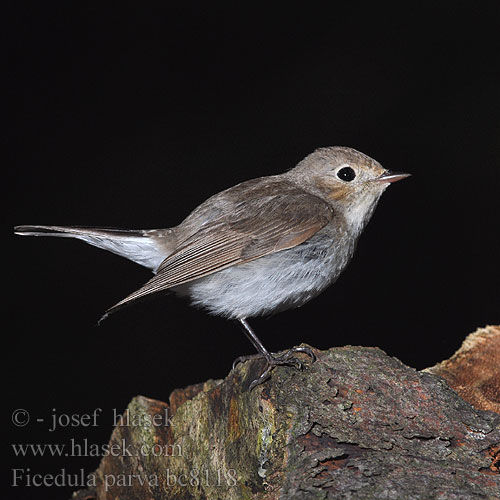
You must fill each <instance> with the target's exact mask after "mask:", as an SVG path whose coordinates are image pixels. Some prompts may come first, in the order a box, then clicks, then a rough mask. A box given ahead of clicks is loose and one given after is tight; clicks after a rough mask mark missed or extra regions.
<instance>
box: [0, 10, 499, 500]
mask: <svg viewBox="0 0 500 500" xmlns="http://www.w3.org/2000/svg"><path fill="white" fill-rule="evenodd" d="M351 4H352V5H351V6H350V7H346V6H343V7H334V6H330V8H329V9H326V8H324V7H319V6H318V7H316V8H314V7H309V8H307V10H304V9H302V8H301V9H298V8H292V7H290V6H287V7H286V8H285V7H284V8H283V10H273V11H271V10H269V8H268V7H265V8H264V7H262V8H258V7H253V8H252V9H250V8H249V9H248V10H245V9H238V10H235V9H232V8H228V7H222V6H213V5H211V6H210V7H199V6H194V5H192V6H190V7H180V6H168V5H167V4H164V3H158V4H155V3H148V4H145V5H144V6H143V7H141V8H139V9H137V8H133V7H129V6H127V4H125V3H119V4H116V7H115V8H112V7H110V6H109V5H108V6H107V7H103V5H101V4H97V3H96V4H95V6H94V7H92V6H90V5H89V4H85V5H83V4H82V5H77V4H76V3H71V4H68V6H64V7H63V6H62V4H61V7H58V6H57V4H55V3H52V4H51V5H50V6H47V4H46V3H45V2H43V3H40V4H39V6H37V7H35V6H27V4H24V5H23V4H22V3H18V4H17V8H16V9H15V10H11V11H10V12H7V13H6V14H5V16H4V23H5V24H6V25H5V26H4V30H3V33H4V36H6V42H7V43H6V44H5V47H6V48H7V50H8V52H7V59H6V61H7V64H8V68H7V71H6V72H5V73H4V75H3V79H4V84H5V85H6V89H5V91H4V92H3V96H4V98H5V100H6V104H7V113H6V115H5V116H6V117H7V120H6V122H7V123H6V126H7V127H6V132H5V133H4V135H3V138H2V142H3V146H4V148H3V149H4V152H5V153H7V155H8V157H7V161H6V162H5V165H4V166H5V167H6V170H7V172H6V175H5V173H4V182H3V185H4V189H5V188H6V190H7V193H6V194H5V196H4V198H7V197H8V201H9V204H8V208H7V210H6V214H7V220H6V226H5V231H4V235H5V241H6V244H7V245H8V247H9V250H10V253H9V258H8V260H5V261H4V265H5V268H4V275H5V274H6V276H7V283H8V285H7V286H8V296H9V303H8V304H7V305H8V309H7V310H6V313H5V316H4V318H7V319H8V325H7V327H6V329H5V331H4V354H5V360H4V368H5V369H6V373H5V375H4V391H3V392H4V401H6V402H7V404H6V405H4V411H5V417H6V424H5V427H4V428H5V429H7V430H8V438H7V441H8V442H9V446H10V443H20V442H25V443H67V442H69V440H70V439H71V438H75V439H83V438H87V439H88V441H89V442H90V443H100V444H104V443H105V442H106V441H107V439H108V437H109V434H110V432H111V424H112V409H116V410H117V411H118V412H122V411H123V410H124V409H125V407H126V405H127V403H128V401H129V400H130V399H131V398H132V397H133V396H135V395H137V394H143V395H146V396H149V397H153V398H157V399H162V400H165V399H166V398H168V395H169V393H170V391H171V390H172V389H174V388H175V387H182V386H186V385H189V384H192V383H196V382H200V381H203V380H206V379H208V378H221V377H224V376H225V375H226V374H227V373H228V371H229V370H230V367H231V362H232V360H233V359H234V358H235V357H237V356H238V355H240V354H245V353H251V352H252V347H251V346H250V344H249V343H248V341H247V340H246V339H245V338H244V336H243V335H242V334H241V332H240V331H239V329H238V328H237V327H236V326H235V325H234V324H232V323H231V322H228V321H225V320H223V319H219V318H214V317H210V316H208V315H206V314H205V313H203V312H201V311H197V310H195V309H193V308H191V307H189V305H188V304H187V303H185V302H183V301H182V300H179V299H177V298H175V297H164V298H159V299H157V300H153V301H151V302H147V303H140V304H137V305H136V306H134V307H131V308H128V309H126V310H124V311H123V312H120V313H118V314H116V315H114V316H112V317H111V318H110V319H108V320H107V321H106V322H104V323H103V324H102V326H101V327H97V326H96V322H97V320H98V319H99V317H100V316H101V314H102V313H103V311H104V310H105V309H106V308H107V307H109V306H110V305H112V304H114V303H115V302H117V301H118V300H120V299H121V298H123V297H124V296H125V295H127V294H128V293H129V292H131V291H133V290H134V289H136V288H138V287H139V286H140V285H141V284H142V283H143V282H145V281H146V280H147V279H149V277H150V274H149V272H148V271H147V270H146V269H144V268H141V267H139V266H137V265H135V264H133V263H130V262H128V261H126V260H124V259H121V258H119V257H117V256H115V255H112V254H109V253H106V252H103V251H101V250H98V249H95V248H91V247H89V246H88V245H85V244H83V243H81V242H78V241H71V240H61V239H50V238H47V239H40V238H22V239H21V238H19V237H15V236H13V235H12V232H11V228H12V226H13V225H15V224H37V223H38V224H61V225H64V224H67V225H95V226H111V227H124V228H155V227H168V226H172V225H175V224H177V223H179V222H180V221H181V220H182V219H183V218H184V217H185V216H186V215H187V214H188V213H189V212H190V211H191V210H192V209H193V208H194V207H195V206H196V205H198V204H199V203H201V202H202V201H204V200H205V199H206V198H207V197H208V196H210V195H211V194H213V193H215V192H217V191H220V190H222V189H224V188H226V187H229V186H231V185H233V184H236V183H237V182H240V181H243V180H246V179H248V178H252V177H258V176H261V175H269V174H274V173H279V172H282V171H284V170H286V169H288V168H290V167H291V166H293V165H294V164H295V163H296V162H298V161H299V160H300V159H301V158H302V157H304V156H305V155H306V154H308V153H309V152H311V151H312V150H313V149H315V148H316V147H319V146H327V145H345V146H351V147H354V148H356V149H359V150H361V151H363V152H365V153H366V154H368V155H370V156H372V157H374V158H375V159H377V160H378V161H380V162H381V163H382V164H383V165H384V166H385V167H386V168H389V169H392V170H401V171H407V172H411V173H412V174H413V177H411V178H410V179H409V180H405V181H403V182H401V183H398V184H396V185H394V186H391V187H390V189H389V190H388V191H387V192H386V193H385V194H384V196H383V198H382V200H381V202H380V204H379V206H378V208H377V210H376V213H375V215H374V217H373V219H372V221H371V222H370V224H369V225H368V227H367V229H366V231H365V233H364V235H363V236H362V238H361V240H360V243H359V246H358V250H357V253H356V256H355V258H354V260H353V262H352V263H351V264H350V265H349V267H348V269H347V270H346V272H345V273H344V274H343V275H342V277H341V278H340V279H339V280H338V282H337V283H336V284H335V286H333V287H332V288H330V289H329V290H328V291H327V292H325V293H324V294H322V295H321V296H320V297H318V298H317V299H315V300H314V301H312V302H310V303H309V304H307V305H305V306H304V307H302V308H300V309H297V310H294V311H290V312H286V313H283V314H280V315H277V316H274V317H272V318H270V319H257V320H254V321H253V322H252V324H253V326H254V327H255V329H256V331H257V333H258V334H259V336H260V338H261V340H262V341H263V342H264V344H265V345H266V346H267V347H268V348H269V349H270V350H274V351H275V350H280V349H284V348H286V347H289V346H292V345H296V344H298V343H300V342H302V341H305V342H307V343H309V344H311V345H313V346H316V347H318V348H323V349H325V348H328V347H330V346H338V345H344V344H356V345H357V344H360V345H372V346H379V347H381V348H382V349H384V350H385V351H386V352H387V353H389V354H390V355H393V356H396V357H398V358H399V359H401V360H402V361H403V362H405V363H407V364H409V365H411V366H414V367H415V368H418V369H421V368H424V367H426V366H430V365H432V364H434V363H436V362H438V361H440V360H442V359H444V358H446V357H448V356H450V355H451V354H452V353H453V352H454V351H455V350H456V349H457V348H458V346H459V345H460V343H461V341H462V339H463V338H464V336H465V335H466V334H468V333H470V332H471V331H473V330H474V329H475V328H476V327H479V326H484V325H486V324H491V323H498V321H499V317H498V312H499V310H498V304H499V300H498V299H499V294H498V279H499V273H498V257H499V231H498V193H499V180H500V174H499V168H500V160H499V153H500V135H499V132H500V127H499V124H500V121H499V112H500V106H499V104H500V102H499V101H500V98H499V88H500V79H499V75H498V72H497V67H498V54H499V49H500V46H499V43H498V25H499V24H498V23H499V21H500V16H499V7H498V2H491V3H488V2H478V3H477V4H475V5H473V3H472V2H437V3H433V4H432V6H431V4H428V5H427V6H422V5H421V6H419V7H416V6H413V7H411V6H410V7H408V6H407V5H404V7H402V8H401V9H400V10H398V9H394V8H384V7H382V6H380V5H379V3H376V6H372V7H367V6H365V5H363V4H360V3H355V2H353V3H351ZM4 324H5V323H4ZM17 408H24V409H26V410H28V411H29V412H30V414H31V419H32V420H31V422H30V423H29V424H28V425H27V426H26V427H23V428H16V427H15V426H13V425H12V424H11V423H10V418H11V413H12V411H14V410H15V409H17ZM96 408H102V409H103V411H102V415H101V417H100V419H99V424H100V425H99V426H98V427H96V428H83V427H78V428H69V429H58V430H56V431H55V432H49V430H48V427H49V426H50V422H51V415H52V413H53V409H56V412H57V413H65V414H85V413H92V412H93V411H94V409H96ZM37 418H44V419H45V423H39V422H36V419H37ZM5 454H6V456H8V457H9V459H11V460H10V461H11V465H10V466H9V469H10V468H11V467H17V468H23V469H25V470H26V469H27V468H29V469H30V472H29V473H31V474H35V473H54V474H55V473H58V472H59V471H60V469H61V468H63V467H64V468H65V469H66V472H68V473H75V472H78V471H79V470H80V468H82V467H84V468H85V470H86V472H90V471H92V470H93V469H95V468H96V466H97V464H98V462H99V459H98V458H92V457H79V458H78V457H71V458H44V459H41V458H33V457H25V458H17V459H15V458H14V453H13V451H12V450H11V449H9V450H8V451H7V452H5ZM25 473H28V472H25ZM9 474H10V473H9ZM8 482H9V483H10V484H12V475H10V476H9V478H8ZM19 482H20V484H26V480H25V479H23V480H21V481H19ZM71 490H72V488H71V487H67V488H52V489H46V488H35V487H32V488H26V487H23V486H19V487H15V488H11V491H10V492H9V498H44V497H45V496H46V497H47V498H49V497H50V498H52V499H55V498H68V497H69V496H70V492H71Z"/></svg>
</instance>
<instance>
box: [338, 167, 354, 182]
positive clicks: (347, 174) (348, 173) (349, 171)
mask: <svg viewBox="0 0 500 500" xmlns="http://www.w3.org/2000/svg"><path fill="white" fill-rule="evenodd" d="M337 177H338V178H339V179H341V180H343V181H346V182H351V181H352V180H354V178H355V177H356V172H355V171H354V169H353V168H351V167H344V168H341V169H340V170H339V171H338V172H337Z"/></svg>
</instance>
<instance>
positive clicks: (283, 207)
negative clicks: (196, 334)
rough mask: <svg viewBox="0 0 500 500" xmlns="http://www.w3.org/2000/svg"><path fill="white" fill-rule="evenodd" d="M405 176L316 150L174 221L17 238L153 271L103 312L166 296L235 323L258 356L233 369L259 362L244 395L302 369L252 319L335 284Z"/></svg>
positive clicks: (341, 150) (27, 231) (354, 156)
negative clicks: (272, 346)
mask: <svg viewBox="0 0 500 500" xmlns="http://www.w3.org/2000/svg"><path fill="white" fill-rule="evenodd" d="M409 175H410V174H407V173H400V172H392V171H390V170H386V169H385V168H384V167H382V165H381V164H380V163H378V162H377V161H375V160H374V159H372V158H370V157H369V156H367V155H365V154H363V153H361V152H359V151H357V150H355V149H352V148H349V147H341V146H333V147H322V148H318V149H316V150H315V151H313V152H312V153H311V154H309V155H308V156H306V157H305V158H304V159H303V160H301V161H300V162H299V163H298V164H297V165H296V166H295V167H293V168H291V169H289V170H288V171H286V172H284V173H281V174H277V175H270V176H265V177H258V178H254V179H251V180H247V181H245V182H242V183H239V184H237V185H235V186H233V187H230V188H228V189H226V190H224V191H221V192H219V193H217V194H215V195H213V196H211V197H210V198H208V199H207V200H206V201H205V202H203V203H201V205H199V206H198V207H196V208H195V209H194V210H193V211H192V212H191V213H190V214H189V215H188V216H187V217H186V218H185V219H184V220H183V221H182V222H181V223H180V224H179V225H177V226H173V227H168V228H165V229H139V230H124V229H111V228H96V227H79V226H54V225H20V226H16V227H15V228H14V230H15V233H16V234H19V235H23V236H26V235H29V236H58V237H66V238H77V239H80V240H83V241H84V242H86V243H89V244H90V245H93V246H96V247H99V248H101V249H104V250H108V251H110V252H113V253H115V254H118V255H120V256H122V257H125V258H127V259H129V260H131V261H133V262H135V263H137V264H140V265H142V266H144V267H146V268H148V269H150V270H151V271H152V272H153V273H154V274H153V277H152V278H151V279H150V280H149V281H147V282H146V283H145V284H144V285H143V286H142V287H141V288H139V289H138V290H136V291H134V292H133V293H131V294H130V295H128V296H127V297H125V298H124V299H123V300H121V301H119V302H118V303H116V304H115V305H113V306H112V307H110V308H109V309H108V310H107V311H106V313H105V314H104V316H103V317H102V318H101V320H102V319H105V318H106V317H107V316H108V315H109V314H110V313H113V312H115V311H117V310H119V309H120V308H122V307H124V306H127V305H130V304H131V303H133V302H135V301H137V300H139V299H143V298H145V297H149V296H151V295H156V294H159V293H161V292H166V291H171V292H174V293H175V294H177V295H179V296H182V297H187V298H189V299H190V301H191V303H192V305H194V306H196V307H200V308H203V309H205V310H206V311H207V312H208V313H209V314H213V315H217V316H222V317H225V318H228V319H231V320H235V321H237V322H238V324H239V325H240V326H241V327H242V329H243V332H244V333H245V335H246V336H247V338H248V339H249V340H250V342H251V343H252V344H253V346H254V347H255V348H256V350H257V354H255V355H247V356H240V357H239V358H237V359H236V360H235V362H234V363H233V368H234V367H235V366H236V365H237V364H238V363H242V362H245V361H247V360H248V359H252V358H264V360H265V365H264V369H263V370H262V373H260V375H259V376H258V377H257V378H256V379H255V380H253V381H252V382H251V384H250V385H249V388H250V389H253V388H254V387H256V386H257V385H260V384H261V383H263V382H265V381H266V380H267V379H268V378H269V377H270V373H271V371H272V370H273V369H274V367H276V366H278V365H292V366H296V367H298V368H302V363H301V362H300V361H299V360H298V359H297V357H296V356H294V355H295V353H297V352H302V353H305V354H307V355H308V356H310V358H311V360H312V362H314V361H315V356H314V353H313V352H312V350H311V349H310V348H308V347H302V346H298V347H293V348H291V349H289V350H288V351H286V352H285V353H284V354H274V353H271V352H269V351H268V350H267V349H266V348H265V347H264V345H263V344H262V342H261V341H260V340H259V338H258V337H257V335H256V334H255V332H254V330H253V329H252V328H251V326H250V325H249V323H248V319H249V318H254V317H257V316H264V315H270V314H275V313H278V312H282V311H285V310H287V309H290V308H295V307H300V306H302V305H303V304H305V303H306V302H308V301H309V300H311V299H312V298H314V297H316V296H317V295H318V294H320V293H321V292H322V291H323V290H325V289H326V288H327V287H328V286H330V285H331V284H333V283H334V282H335V281H336V279H337V278H338V277H339V275H340V274H341V273H342V271H343V270H344V269H345V267H346V266H347V264H348V262H349V261H350V260H351V258H352V256H353V254H354V251H355V248H356V244H357V241H358V239H359V236H360V235H361V233H362V231H363V229H364V228H365V226H366V224H367V223H368V221H369V220H370V218H371V216H372V214H373V212H374V210H375V207H376V206H377V203H378V201H379V199H380V197H381V195H382V193H383V192H384V191H385V189H386V188H387V187H388V186H389V185H390V184H392V183H394V182H396V181H399V180H402V179H404V178H406V177H408V176H409Z"/></svg>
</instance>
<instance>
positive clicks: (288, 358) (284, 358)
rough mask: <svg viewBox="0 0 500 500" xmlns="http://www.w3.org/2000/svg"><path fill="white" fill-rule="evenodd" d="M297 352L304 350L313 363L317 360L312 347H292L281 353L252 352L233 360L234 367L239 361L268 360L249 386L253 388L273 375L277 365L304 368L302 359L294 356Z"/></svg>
mask: <svg viewBox="0 0 500 500" xmlns="http://www.w3.org/2000/svg"><path fill="white" fill-rule="evenodd" d="M296 352H302V353H304V354H307V355H308V356H309V357H310V358H311V362H312V363H314V362H315V361H316V356H315V354H314V352H313V351H312V349H310V348H309V347H292V348H291V349H289V350H288V351H286V352H285V353H284V354H280V355H277V354H271V353H267V355H266V354H260V353H259V354H251V355H249V356H239V357H238V358H236V359H235V360H234V362H233V369H234V368H235V367H236V366H237V365H238V364H239V363H244V362H245V361H250V360H252V359H260V358H264V359H265V360H266V368H265V369H264V371H263V372H262V373H261V374H260V375H259V376H258V377H257V378H256V379H255V380H253V381H252V383H251V384H250V386H249V389H250V390H252V389H253V388H254V387H257V386H258V385H260V384H262V383H263V382H265V381H266V380H267V379H268V378H269V377H270V376H271V371H272V370H273V368H274V367H275V366H280V365H285V366H294V367H295V368H297V369H298V370H302V368H303V367H304V364H303V363H302V361H300V360H299V359H297V358H296V357H295V356H294V354H295V353H296Z"/></svg>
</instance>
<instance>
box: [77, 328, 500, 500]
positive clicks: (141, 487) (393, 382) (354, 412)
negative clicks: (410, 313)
mask: <svg viewBox="0 0 500 500" xmlns="http://www.w3.org/2000/svg"><path fill="white" fill-rule="evenodd" d="M486 330H487V332H486V333H487V334H486V335H480V334H478V335H476V337H477V338H479V337H480V341H477V342H476V343H475V347H476V349H475V350H474V351H473V352H474V356H475V358H474V356H473V357H472V358H471V357H467V356H468V355H467V354H466V353H465V354H464V352H462V353H461V354H460V355H458V357H459V358H460V359H461V362H462V363H463V362H465V361H464V360H467V359H468V361H467V362H466V365H467V363H472V365H474V363H476V364H477V363H479V361H477V360H478V359H481V363H482V364H481V369H480V370H479V371H478V373H481V374H483V379H484V378H486V379H487V380H488V381H489V382H488V384H486V385H485V384H483V385H484V386H485V387H486V388H487V390H486V393H487V396H484V394H483V396H484V397H483V398H482V399H481V398H477V397H476V399H474V398H472V399H471V402H472V403H474V404H475V405H476V407H474V406H473V405H472V404H471V402H467V401H466V400H465V399H462V397H463V398H467V396H468V391H464V390H462V392H460V390H458V389H457V390H458V391H459V393H460V394H462V397H460V396H459V395H458V394H457V392H455V390H454V389H452V388H451V387H450V385H449V384H451V385H453V383H454V381H455V382H456V381H457V380H458V385H461V386H462V387H465V385H467V384H469V385H474V384H475V396H477V394H478V393H479V392H481V390H480V389H478V386H477V384H476V380H472V378H471V377H470V376H469V380H468V382H465V380H466V378H467V377H460V376H459V375H458V373H459V372H460V369H463V367H464V366H466V365H463V364H461V365H460V366H462V368H460V369H458V372H456V373H455V372H453V370H452V368H451V366H453V367H455V368H457V366H459V365H458V364H457V363H455V362H452V364H451V365H450V364H448V365H446V366H444V365H443V366H441V365H442V364H441V365H438V367H433V368H432V369H428V370H426V371H417V370H415V369H413V368H410V367H408V366H405V365H404V364H403V363H402V362H401V361H399V360H398V359H396V358H394V357H390V356H388V355H387V354H385V353H384V352H383V351H381V350H380V349H378V348H371V347H352V346H346V347H340V348H332V349H329V350H327V351H318V350H314V352H315V353H316V356H317V361H316V362H314V363H309V362H308V358H307V357H306V356H304V360H303V361H304V362H305V368H304V369H303V370H297V369H296V368H293V367H278V368H275V369H274V370H273V372H272V376H271V379H270V380H268V381H267V382H265V383H264V384H263V385H261V386H258V387H257V388H255V389H254V390H252V391H251V392H250V391H249V390H248V385H249V384H250V382H251V381H252V380H253V379H254V378H256V376H257V375H258V374H259V373H260V371H261V370H262V368H263V363H262V361H261V360H252V361H248V362H246V363H242V364H240V365H238V366H237V368H236V369H235V370H233V371H231V373H230V374H229V375H228V376H227V377H226V379H224V380H217V381H215V380H209V381H207V382H205V383H203V384H198V385H193V386H190V387H188V388H186V389H177V390H175V391H174V392H173V393H172V394H171V396H170V400H169V403H168V404H167V403H164V402H161V401H154V400H151V399H148V398H145V397H142V396H138V397H136V398H134V399H133V400H132V401H131V403H130V405H129V407H128V408H127V411H126V412H125V414H124V416H123V417H122V424H123V425H118V426H117V427H116V428H115V429H114V431H113V434H112V436H111V441H110V446H115V449H116V450H120V449H122V453H119V452H118V453H116V456H112V455H111V454H110V455H108V456H106V457H104V458H103V459H102V461H101V464H100V466H99V468H98V469H97V471H96V472H95V473H94V475H93V480H94V482H95V488H91V489H90V490H85V491H83V490H82V491H79V492H76V493H75V494H74V496H73V498H76V499H79V500H83V499H87V500H90V499H98V500H111V499H113V500H116V499H120V500H150V499H210V500H215V499H228V500H230V499H235V500H236V499H238V500H241V499H249V500H250V499H259V500H270V499H287V500H288V499H294V500H295V499H296V500H301V499H304V500H305V499H308V500H309V499H367V500H374V499H397V500H403V499H412V500H416V499H425V500H429V499H440V500H444V499H464V500H465V499H492V500H493V499H496V500H498V498H500V470H499V467H500V452H499V450H500V415H499V414H498V413H496V412H495V411H491V410H494V409H495V408H497V410H498V406H496V407H495V404H498V403H499V401H498V399H497V400H496V401H495V398H496V397H497V396H498V385H497V386H496V388H495V387H493V386H494V384H495V383H497V382H498V379H495V376H496V377H498V366H499V365H498V364H496V365H495V364H494V362H495V356H496V355H497V354H498V353H497V352H494V353H493V354H492V353H490V354H488V353H487V352H486V351H488V350H489V348H490V346H491V343H495V342H499V339H500V328H498V327H489V329H486ZM484 333H485V332H484V331H483V334H484ZM477 338H476V340H477ZM485 338H486V342H483V340H484V339H485ZM468 340H470V338H469V339H468ZM481 343H483V348H484V352H485V354H484V355H480V351H481ZM495 345H498V344H495ZM457 354H458V353H457ZM469 354H470V353H469ZM455 356H457V355H455ZM473 358H474V359H476V361H474V359H473ZM452 360H453V358H452ZM472 365H470V366H472ZM470 366H469V375H470V372H471V370H470ZM445 368H446V370H447V371H446V370H445ZM445 371H446V374H445V375H443V373H444V372H445ZM432 372H435V373H432ZM436 373H439V375H442V376H444V377H445V378H447V380H448V381H449V382H448V383H447V382H446V381H445V380H444V378H442V377H441V376H439V375H437V374H436ZM485 373H486V375H485ZM488 373H493V375H492V376H491V377H490V376H488V375H487V374H488ZM495 380H496V382H495ZM483 382H484V380H483ZM479 386H481V384H479ZM478 391H479V392H478ZM495 391H496V392H495ZM469 392H470V391H469ZM473 392H474V391H473ZM469 395H470V394H469ZM495 395H496V396H495ZM485 400H487V403H488V402H489V403H488V404H490V403H492V405H491V406H489V407H487V406H484V403H485ZM482 404H483V406H481V405H482ZM482 408H487V409H482ZM124 447H126V448H124ZM125 451H126V453H125Z"/></svg>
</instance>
